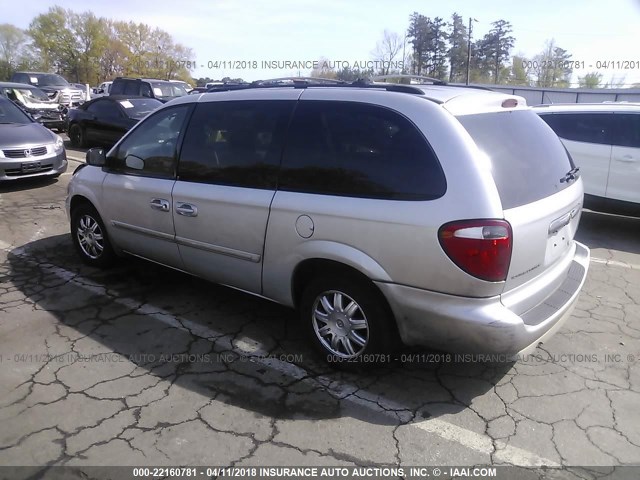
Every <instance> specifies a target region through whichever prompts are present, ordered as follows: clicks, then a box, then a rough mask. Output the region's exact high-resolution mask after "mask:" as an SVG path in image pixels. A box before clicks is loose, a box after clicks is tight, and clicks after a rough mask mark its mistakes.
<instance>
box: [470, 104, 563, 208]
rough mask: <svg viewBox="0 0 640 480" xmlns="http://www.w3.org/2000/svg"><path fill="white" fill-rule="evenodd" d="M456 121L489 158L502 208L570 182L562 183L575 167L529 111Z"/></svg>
mask: <svg viewBox="0 0 640 480" xmlns="http://www.w3.org/2000/svg"><path fill="white" fill-rule="evenodd" d="M457 119H458V121H459V122H460V123H461V124H462V125H463V126H464V128H465V129H466V130H467V131H468V132H469V134H470V135H471V137H472V138H473V140H474V141H475V142H476V145H477V146H478V148H479V149H480V150H482V151H483V152H484V153H485V154H486V155H487V156H488V157H489V159H490V160H491V173H492V175H493V179H494V181H495V182H496V187H497V188H498V193H499V195H500V200H501V201H502V207H503V208H504V209H505V210H506V209H509V208H515V207H519V206H522V205H526V204H528V203H532V202H535V201H537V200H541V199H543V198H545V197H548V196H550V195H553V194H554V193H557V192H559V191H561V190H564V189H565V188H567V186H569V185H570V184H571V183H572V182H566V181H562V182H561V181H560V180H561V179H564V178H565V176H566V174H567V173H568V172H569V171H570V170H572V169H573V168H574V166H575V165H574V164H573V161H572V160H571V157H570V155H569V153H568V152H567V150H566V149H565V148H564V145H562V142H560V140H559V139H558V137H557V136H556V134H555V133H553V130H551V128H549V126H548V125H547V124H546V123H545V122H544V121H542V120H541V119H540V118H539V117H538V116H537V115H536V114H535V113H534V112H532V111H531V110H511V111H508V112H491V113H481V114H473V115H461V116H458V117H457Z"/></svg>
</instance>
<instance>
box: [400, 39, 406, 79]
mask: <svg viewBox="0 0 640 480" xmlns="http://www.w3.org/2000/svg"><path fill="white" fill-rule="evenodd" d="M406 48H407V31H406V30H405V31H404V40H403V42H402V71H401V72H400V73H402V74H403V75H404V74H405V73H406V70H405V68H406V66H405V64H404V62H406V61H407V55H406V54H405V50H406Z"/></svg>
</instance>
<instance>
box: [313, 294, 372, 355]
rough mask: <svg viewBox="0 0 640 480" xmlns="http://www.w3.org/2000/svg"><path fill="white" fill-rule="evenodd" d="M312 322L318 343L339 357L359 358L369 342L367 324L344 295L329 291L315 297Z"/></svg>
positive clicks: (356, 307) (360, 313) (357, 307)
mask: <svg viewBox="0 0 640 480" xmlns="http://www.w3.org/2000/svg"><path fill="white" fill-rule="evenodd" d="M312 321H313V328H314V331H315V333H316V335H317V336H318V339H319V340H320V342H321V344H322V345H323V346H324V347H325V348H326V349H327V350H328V351H329V352H330V353H331V354H333V355H336V356H339V357H341V358H353V357H356V356H358V355H359V354H360V353H362V351H363V350H364V349H365V347H366V345H367V343H368V341H369V325H368V322H367V319H366V317H365V315H364V312H363V311H362V309H361V307H360V306H359V305H358V304H357V303H356V302H355V300H353V299H352V298H351V297H349V296H348V295H346V294H345V293H342V292H338V291H333V290H332V291H328V292H324V293H322V294H321V295H318V297H317V298H316V300H315V302H314V305H313V319H312Z"/></svg>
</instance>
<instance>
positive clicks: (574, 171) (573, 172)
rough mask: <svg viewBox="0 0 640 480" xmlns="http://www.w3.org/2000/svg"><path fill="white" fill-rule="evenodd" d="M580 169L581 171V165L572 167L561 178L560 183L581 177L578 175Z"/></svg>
mask: <svg viewBox="0 0 640 480" xmlns="http://www.w3.org/2000/svg"><path fill="white" fill-rule="evenodd" d="M579 171H580V167H575V168H572V169H571V170H569V171H568V172H567V173H566V174H565V176H564V177H562V178H561V179H560V183H564V182H570V181H572V180H575V179H576V178H578V177H579V175H577V173H578V172H579Z"/></svg>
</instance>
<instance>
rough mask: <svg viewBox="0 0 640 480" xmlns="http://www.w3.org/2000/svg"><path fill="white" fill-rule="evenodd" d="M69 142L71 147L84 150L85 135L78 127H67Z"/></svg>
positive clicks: (75, 125) (85, 144)
mask: <svg viewBox="0 0 640 480" xmlns="http://www.w3.org/2000/svg"><path fill="white" fill-rule="evenodd" d="M69 141H70V142H71V145H72V146H73V147H78V148H86V146H87V134H86V132H85V130H84V128H82V127H81V126H80V125H78V124H77V123H74V124H73V125H71V126H70V127H69Z"/></svg>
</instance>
